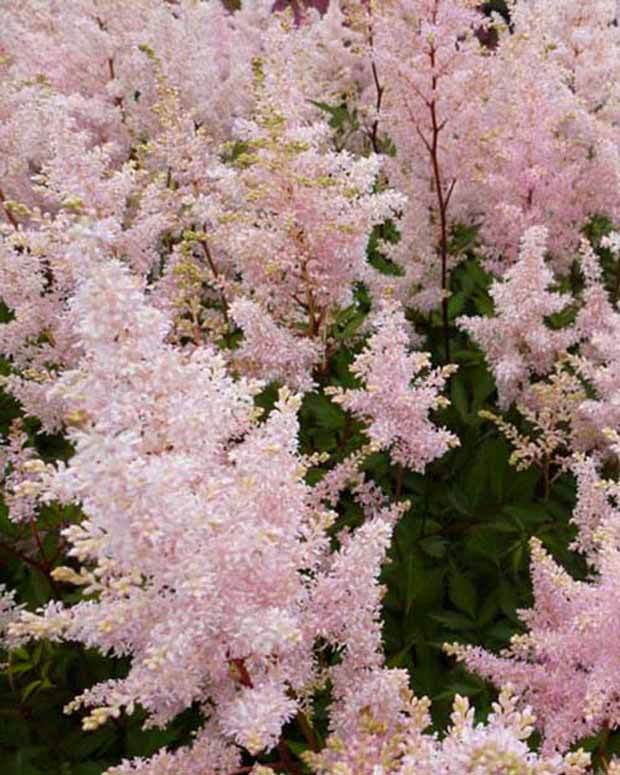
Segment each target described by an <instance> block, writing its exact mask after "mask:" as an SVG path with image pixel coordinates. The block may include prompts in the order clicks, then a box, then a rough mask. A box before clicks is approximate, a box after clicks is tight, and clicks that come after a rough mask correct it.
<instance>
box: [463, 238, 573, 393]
mask: <svg viewBox="0 0 620 775" xmlns="http://www.w3.org/2000/svg"><path fill="white" fill-rule="evenodd" d="M546 245H547V232H546V230H545V229H544V228H541V227H533V228H531V229H529V230H528V231H527V232H526V233H525V235H524V236H523V239H522V242H521V252H520V254H519V260H518V262H517V263H516V264H515V265H514V266H513V267H511V268H510V269H509V270H508V271H507V272H506V274H505V275H504V277H503V279H502V280H498V281H495V282H494V283H493V285H492V286H491V291H490V293H491V296H492V298H493V301H494V302H495V314H494V315H493V316H492V317H475V318H474V317H461V318H459V321H458V323H459V325H460V327H461V328H462V329H463V330H464V331H466V332H467V333H468V334H469V335H470V336H471V337H472V338H473V339H474V340H475V341H476V343H477V344H479V345H480V346H481V348H482V349H483V350H484V353H485V356H486V358H487V361H488V363H489V365H490V367H491V369H492V370H493V373H494V375H495V379H496V382H497V389H498V392H499V403H500V407H503V408H506V407H508V406H509V405H510V404H511V403H512V402H513V401H515V400H516V399H518V398H519V397H520V396H521V395H522V393H523V391H524V390H525V389H526V388H527V386H528V383H529V380H530V378H531V377H533V376H544V375H546V374H549V373H550V372H551V371H552V370H553V366H554V363H555V361H556V360H557V359H558V357H559V356H560V355H561V354H562V353H564V352H565V351H566V350H567V348H568V347H569V346H570V345H571V344H572V343H573V341H574V339H575V333H574V331H572V330H571V329H558V330H553V329H551V328H550V327H549V326H548V325H547V321H546V318H547V317H548V316H550V315H554V314H555V313H558V312H561V311H562V310H563V309H564V308H565V307H566V306H567V305H568V304H570V303H571V297H570V296H568V295H566V294H562V293H559V292H557V291H553V290H551V289H550V288H551V286H552V284H553V281H554V275H553V272H552V270H551V269H550V268H549V267H548V266H547V264H546V262H545V252H546Z"/></svg>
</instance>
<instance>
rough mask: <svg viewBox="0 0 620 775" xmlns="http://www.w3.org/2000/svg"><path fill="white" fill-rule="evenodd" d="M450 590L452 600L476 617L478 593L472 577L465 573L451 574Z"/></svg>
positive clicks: (458, 606) (462, 609)
mask: <svg viewBox="0 0 620 775" xmlns="http://www.w3.org/2000/svg"><path fill="white" fill-rule="evenodd" d="M448 590H449V597H450V600H451V601H452V602H453V603H454V605H455V606H456V607H457V608H458V609H459V610H460V611H464V612H465V613H466V614H469V616H471V617H472V618H474V617H475V616H476V608H477V605H478V594H477V592H476V587H475V586H474V585H473V583H472V581H471V579H470V578H469V577H468V576H465V575H464V574H463V573H452V574H450V580H449V583H448Z"/></svg>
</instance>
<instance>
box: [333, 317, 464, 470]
mask: <svg viewBox="0 0 620 775" xmlns="http://www.w3.org/2000/svg"><path fill="white" fill-rule="evenodd" d="M374 328H375V331H374V333H373V334H372V336H371V337H370V338H369V340H368V345H367V347H366V349H365V350H364V351H363V352H362V353H361V354H360V355H358V356H357V357H356V358H355V361H354V363H353V366H352V371H353V373H354V374H355V375H356V376H357V377H358V378H359V379H360V380H361V381H362V383H363V387H361V388H356V389H351V390H342V389H333V390H332V391H331V392H332V395H333V400H334V401H335V402H336V403H338V404H340V405H341V406H343V407H344V408H345V409H348V410H349V411H351V412H353V413H354V414H356V415H358V416H359V417H361V418H363V419H364V420H366V421H367V422H368V429H367V434H368V437H369V438H370V440H371V441H372V442H373V443H374V444H375V445H376V446H377V447H379V448H380V449H388V450H389V451H390V455H391V457H392V459H393V460H394V462H395V463H400V464H402V465H404V466H406V467H408V468H411V469H413V470H414V471H422V470H423V469H424V467H425V466H426V464H427V463H429V462H430V461H431V460H433V459H435V458H437V457H440V456H441V455H443V454H444V453H445V452H446V451H447V450H448V449H450V447H454V446H455V445H457V444H458V439H457V438H456V437H455V436H454V435H453V434H452V433H450V432H449V431H447V430H446V429H444V428H437V427H435V426H434V425H433V424H432V422H431V420H430V413H431V412H432V411H433V410H435V409H438V408H440V407H441V406H444V405H445V403H446V399H445V398H444V397H443V396H441V390H442V389H443V387H444V385H445V383H446V379H447V378H448V376H449V375H450V374H451V373H452V372H453V371H454V367H452V366H447V367H443V368H440V369H430V368H429V367H430V361H429V356H428V354H427V353H421V352H416V351H411V350H410V347H409V342H410V338H409V333H408V326H407V322H406V320H405V316H404V314H403V311H402V309H401V308H400V306H399V305H398V304H394V303H391V302H388V303H385V304H384V306H383V307H382V309H381V311H380V312H379V313H378V314H377V315H376V316H375V318H374Z"/></svg>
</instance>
